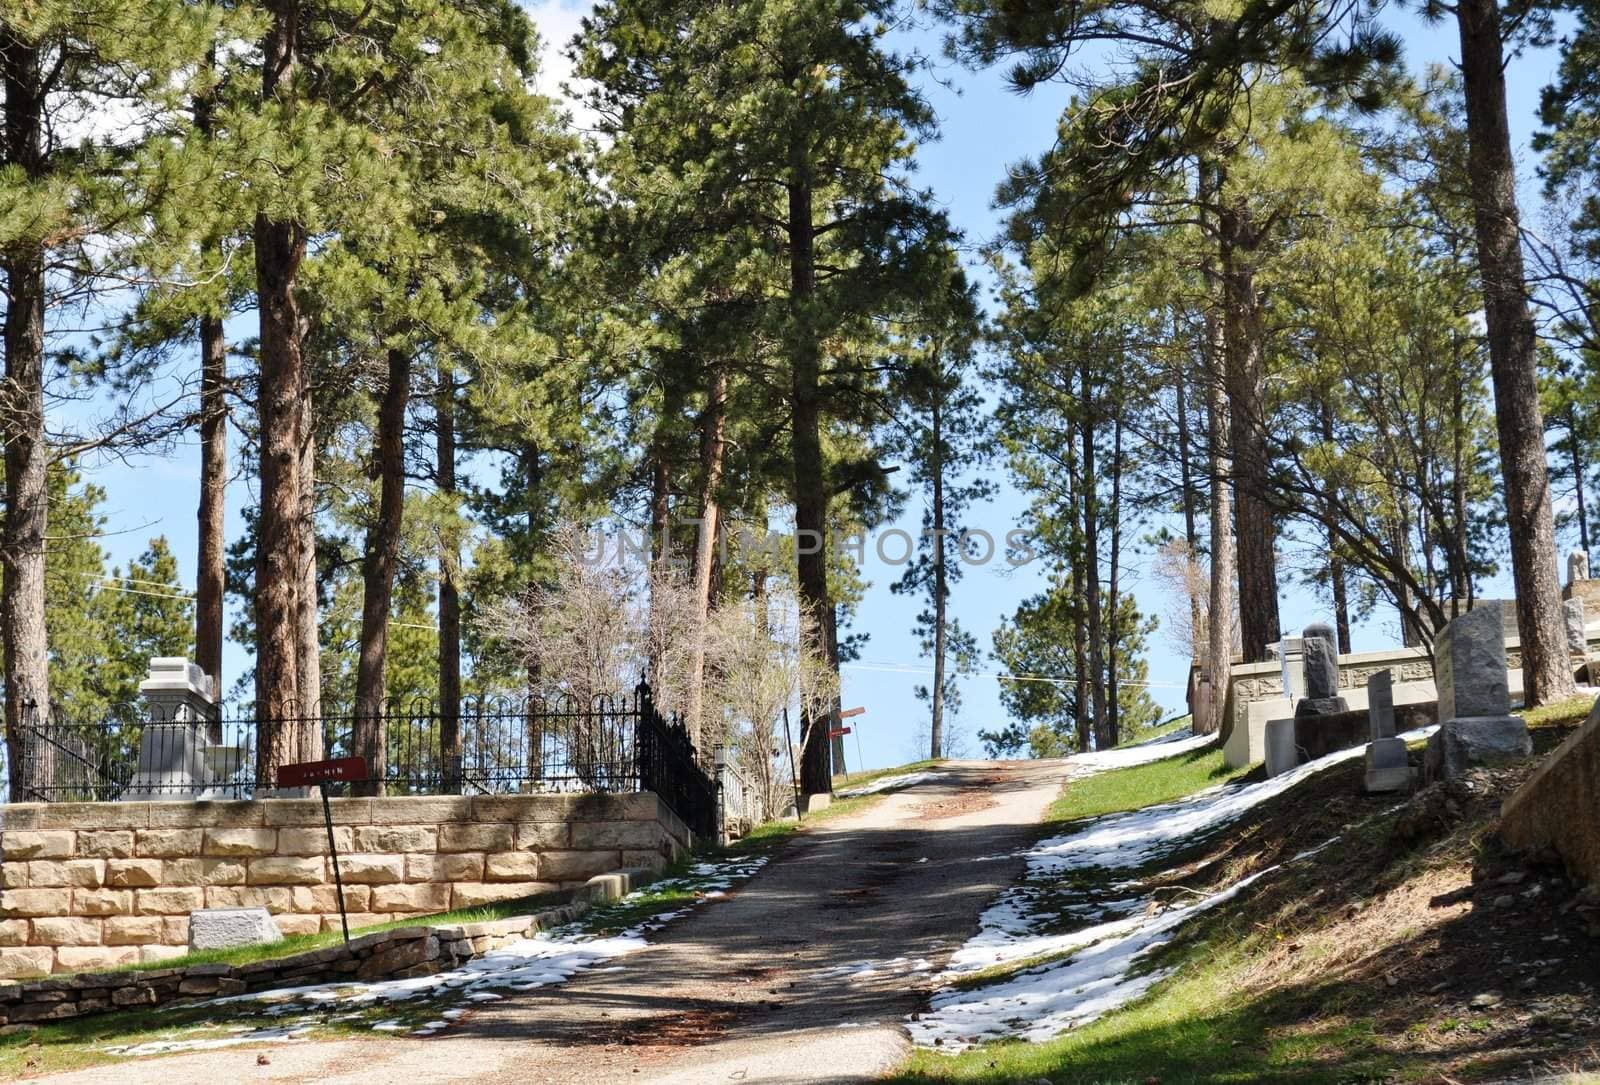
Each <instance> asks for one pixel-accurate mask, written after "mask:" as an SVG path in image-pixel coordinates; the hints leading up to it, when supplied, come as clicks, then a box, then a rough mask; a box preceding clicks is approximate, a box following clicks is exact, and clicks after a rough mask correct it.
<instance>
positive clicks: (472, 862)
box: [406, 852, 483, 882]
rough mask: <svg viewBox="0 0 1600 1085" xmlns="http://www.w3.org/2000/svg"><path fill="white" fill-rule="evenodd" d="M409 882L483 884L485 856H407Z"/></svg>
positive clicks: (475, 854) (458, 854) (467, 854)
mask: <svg viewBox="0 0 1600 1085" xmlns="http://www.w3.org/2000/svg"><path fill="white" fill-rule="evenodd" d="M406 881H408V882H481V881H483V856H482V855H480V854H478V853H477V852H459V853H456V854H443V855H408V856H406Z"/></svg>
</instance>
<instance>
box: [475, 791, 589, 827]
mask: <svg viewBox="0 0 1600 1085" xmlns="http://www.w3.org/2000/svg"><path fill="white" fill-rule="evenodd" d="M567 805H568V803H567V797H566V796H564V795H477V796H474V797H473V800H472V817H473V820H474V821H476V822H478V823H479V824H492V823H494V822H511V823H515V822H519V821H563V820H565V819H566V816H567Z"/></svg>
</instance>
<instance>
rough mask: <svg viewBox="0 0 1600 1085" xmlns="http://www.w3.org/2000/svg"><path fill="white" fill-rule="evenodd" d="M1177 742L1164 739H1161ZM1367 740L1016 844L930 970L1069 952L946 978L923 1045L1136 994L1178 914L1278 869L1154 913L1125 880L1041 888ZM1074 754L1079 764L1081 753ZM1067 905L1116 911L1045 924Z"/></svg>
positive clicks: (1276, 785)
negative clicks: (991, 887)
mask: <svg viewBox="0 0 1600 1085" xmlns="http://www.w3.org/2000/svg"><path fill="white" fill-rule="evenodd" d="M1434 730H1435V728H1433V727H1424V728H1421V729H1418V730H1415V731H1408V732H1406V733H1405V734H1402V735H1400V736H1399V737H1400V738H1402V739H1405V740H1406V741H1408V742H1413V741H1418V740H1420V739H1423V738H1426V737H1427V736H1428V735H1430V734H1432V733H1433V731H1434ZM1205 737H1206V739H1207V740H1208V741H1209V740H1210V738H1211V736H1205ZM1187 741H1189V740H1185V744H1186V743H1187ZM1179 745H1180V744H1179V743H1176V742H1174V743H1170V744H1167V749H1169V750H1170V749H1172V748H1174V747H1177V746H1179ZM1160 748H1161V747H1160V746H1151V747H1147V748H1143V749H1146V750H1150V749H1154V750H1159V749H1160ZM1140 750H1141V748H1140V747H1134V748H1132V749H1130V750H1110V751H1106V754H1105V755H1093V754H1091V755H1086V757H1096V756H1098V757H1100V758H1101V760H1100V761H1099V762H1095V763H1093V764H1091V765H1090V766H1089V771H1091V772H1098V771H1104V770H1105V769H1106V768H1109V767H1120V766H1117V765H1106V764H1105V763H1104V758H1105V757H1106V756H1109V755H1110V754H1127V753H1134V752H1138V751H1140ZM1365 750H1366V747H1365V745H1361V746H1357V747H1354V748H1352V749H1349V750H1339V751H1336V752H1334V753H1332V754H1329V755H1328V756H1326V757H1322V758H1319V759H1318V760H1316V761H1312V762H1310V763H1308V764H1305V765H1301V766H1299V767H1298V768H1295V769H1294V770H1292V771H1290V772H1287V773H1284V774H1283V775H1281V776H1277V777H1274V778H1272V779H1269V780H1264V781H1261V782H1259V783H1253V784H1244V785H1222V786H1219V787H1214V788H1208V789H1207V790H1205V791H1202V792H1199V793H1197V794H1195V795H1191V796H1189V797H1187V798H1184V799H1179V800H1177V801H1176V802H1170V803H1162V804H1160V805H1157V806H1149V807H1145V808H1144V809H1142V810H1131V811H1128V812H1126V813H1122V814H1110V815H1107V816H1105V817H1101V818H1096V819H1095V820H1094V821H1092V822H1091V823H1090V824H1089V825H1087V826H1086V827H1084V828H1082V829H1080V830H1079V831H1077V832H1074V833H1068V834H1065V835H1063V836H1058V837H1052V838H1049V839H1046V840H1042V841H1040V842H1039V843H1038V844H1037V845H1035V846H1034V847H1033V848H1031V849H1029V850H1027V851H1026V852H1024V853H1023V854H1024V856H1025V857H1026V859H1027V863H1028V873H1027V875H1026V876H1025V878H1024V880H1023V881H1022V882H1021V883H1019V884H1018V885H1015V886H1013V887H1011V888H1010V889H1008V890H1007V891H1006V892H1005V893H1003V894H1001V896H1000V898H999V899H998V900H996V901H995V902H994V903H993V904H991V905H990V906H989V907H988V908H987V909H985V911H984V913H983V915H982V916H981V917H980V920H979V930H978V933H977V934H976V935H974V936H973V937H972V938H970V939H968V940H967V942H966V943H965V944H964V945H963V946H961V948H960V949H958V950H956V952H955V953H954V954H953V955H952V956H951V958H950V961H949V963H948V964H947V965H946V967H945V971H944V972H943V973H941V977H940V978H941V979H955V978H958V977H960V976H963V975H970V974H972V973H974V972H977V971H980V970H982V969H984V968H989V967H992V966H994V965H998V964H1006V963H1011V962H1016V961H1024V960H1027V959H1029V958H1034V957H1051V956H1057V955H1068V956H1064V957H1063V959H1061V960H1054V961H1047V962H1045V963H1043V964H1039V965H1036V966H1034V967H1031V968H1026V969H1024V970H1022V971H1020V972H1018V973H1016V974H1014V975H1012V976H1009V977H1007V978H1005V979H1003V980H1000V981H998V982H996V983H993V984H988V985H985V986H982V987H978V988H975V989H972V990H957V989H954V988H950V987H946V988H945V989H944V990H942V991H941V992H939V993H938V994H936V995H935V996H934V998H933V1001H932V1007H931V1011H930V1012H929V1013H927V1014H923V1015H922V1016H921V1018H920V1020H917V1021H913V1022H911V1023H910V1030H911V1033H912V1038H913V1040H914V1041H915V1042H916V1043H918V1044H921V1045H933V1044H934V1042H935V1041H936V1040H937V1041H939V1047H940V1049H941V1050H945V1051H959V1050H961V1049H962V1048H964V1047H967V1046H970V1045H971V1044H972V1043H975V1042H982V1041H985V1040H994V1039H1000V1038H1002V1037H1021V1038H1023V1039H1027V1040H1043V1039H1048V1038H1050V1037H1052V1036H1055V1035H1058V1034H1059V1033H1061V1032H1063V1031H1065V1030H1067V1029H1069V1028H1073V1027H1075V1026H1077V1025H1082V1024H1085V1023H1087V1022H1089V1021H1092V1020H1094V1019H1095V1018H1097V1017H1099V1016H1101V1015H1102V1014H1104V1013H1106V1012H1108V1011H1110V1010H1113V1009H1116V1008H1118V1007H1120V1006H1124V1005H1126V1004H1127V1003H1129V1002H1131V1001H1132V1000H1133V999H1135V998H1138V997H1139V996H1140V995H1142V994H1144V993H1145V992H1146V991H1148V990H1149V989H1150V988H1151V987H1153V986H1154V985H1155V984H1156V983H1158V982H1160V981H1161V980H1162V979H1163V978H1165V976H1166V975H1167V973H1166V972H1163V971H1161V970H1146V971H1143V972H1139V973H1137V974H1135V971H1134V969H1135V965H1136V964H1137V962H1138V961H1139V959H1140V958H1142V957H1144V956H1145V955H1147V954H1149V953H1150V952H1151V951H1153V950H1155V949H1156V948H1158V947H1159V946H1162V945H1165V944H1166V943H1167V942H1168V941H1170V940H1171V937H1172V931H1173V930H1174V929H1176V928H1177V927H1178V926H1179V925H1181V924H1182V923H1184V922H1186V921H1187V920H1188V919H1190V918H1193V917H1194V916H1196V915H1198V914H1200V913H1202V912H1204V911H1206V910H1207V909H1210V908H1213V907H1215V906H1216V905H1218V904H1221V903H1223V902H1224V901H1226V900H1230V899H1232V897H1234V896H1235V895H1237V894H1238V893H1239V892H1240V891H1241V890H1243V889H1244V888H1246V887H1247V886H1249V885H1251V884H1252V883H1253V882H1255V881H1256V880H1258V879H1260V878H1262V877H1264V876H1265V875H1268V874H1271V873H1272V872H1273V871H1275V870H1277V869H1279V867H1269V868H1268V869H1266V870H1262V871H1259V872H1257V873H1255V874H1252V875H1250V876H1249V877H1247V878H1243V879H1241V880H1240V881H1238V882H1236V883H1234V884H1233V885H1232V886H1229V887H1228V888H1226V889H1222V890H1219V891H1218V892H1216V893H1213V894H1211V895H1209V896H1207V897H1205V898H1203V899H1201V900H1198V901H1194V902H1191V903H1187V904H1180V905H1173V906H1171V907H1168V908H1166V909H1164V910H1159V911H1157V910H1156V908H1157V904H1156V902H1155V901H1153V900H1150V899H1148V898H1142V897H1138V896H1130V895H1128V892H1129V890H1131V889H1133V888H1134V883H1132V882H1129V881H1118V882H1112V883H1110V884H1107V885H1104V886H1101V887H1100V888H1099V890H1098V893H1096V894H1088V895H1085V897H1084V899H1083V900H1081V901H1078V902H1070V901H1069V902H1067V903H1062V902H1061V900H1060V897H1059V893H1052V892H1050V890H1052V889H1054V888H1055V887H1056V884H1057V883H1058V881H1059V879H1060V877H1061V876H1062V875H1064V874H1070V873H1075V872H1079V871H1085V870H1091V869H1099V870H1108V871H1109V870H1119V869H1120V870H1128V869H1132V868H1135V867H1140V866H1144V865H1145V864H1147V863H1150V862H1153V861H1155V860H1158V859H1160V858H1161V857H1162V856H1164V855H1167V854H1170V853H1171V852H1172V851H1174V850H1176V849H1177V848H1179V847H1181V846H1184V845H1186V844H1190V843H1193V842H1194V841H1195V840H1196V839H1198V838H1201V837H1204V836H1206V835H1207V834H1209V833H1212V832H1214V831H1216V830H1218V829H1220V828H1222V827H1224V826H1226V825H1228V824H1230V823H1232V822H1234V821H1236V820H1237V819H1238V818H1240V817H1241V816H1243V815H1244V814H1245V813H1246V812H1248V811H1249V810H1250V809H1252V808H1253V807H1255V806H1258V805H1260V804H1261V803H1263V802H1266V801H1267V800H1269V799H1271V798H1273V797H1275V796H1277V795H1281V794H1283V793H1284V792H1285V791H1288V790H1289V789H1291V788H1293V787H1294V786H1295V785H1296V784H1298V783H1300V782H1301V781H1303V780H1305V779H1307V778H1308V777H1310V776H1313V775H1315V774H1316V773H1318V772H1321V771H1322V770H1324V769H1327V768H1330V767H1332V766H1334V765H1337V764H1340V763H1342V762H1345V761H1349V760H1353V759H1355V758H1357V757H1361V756H1364V754H1365ZM1163 756H1168V755H1163ZM1160 759H1161V758H1160V757H1150V758H1147V760H1150V761H1154V760H1160ZM1073 760H1074V761H1075V762H1078V763H1080V764H1082V763H1083V760H1084V759H1082V758H1074V759H1073ZM1135 763H1143V762H1135ZM1332 843H1333V841H1331V840H1330V841H1327V842H1325V843H1323V844H1321V845H1319V846H1317V847H1315V848H1311V849H1309V850H1307V851H1303V852H1301V853H1300V854H1298V855H1296V856H1294V857H1293V858H1292V859H1289V860H1288V861H1287V862H1288V863H1295V862H1299V861H1301V860H1302V859H1305V858H1308V857H1310V856H1312V855H1315V854H1316V853H1317V852H1319V851H1321V850H1322V849H1323V848H1325V847H1328V846H1329V845H1330V844H1332ZM1281 865H1287V864H1280V866H1281ZM1074 913H1076V914H1080V915H1081V914H1090V915H1097V916H1107V915H1110V916H1113V917H1116V918H1110V919H1105V920H1104V921H1102V922H1100V923H1096V924H1092V925H1090V926H1088V927H1084V928H1082V929H1079V930H1074V931H1068V932H1065V933H1052V932H1050V931H1048V930H1045V929H1043V928H1045V927H1046V925H1047V924H1048V923H1049V922H1050V921H1051V920H1056V919H1059V918H1060V917H1061V916H1062V915H1063V914H1066V915H1072V914H1074Z"/></svg>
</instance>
